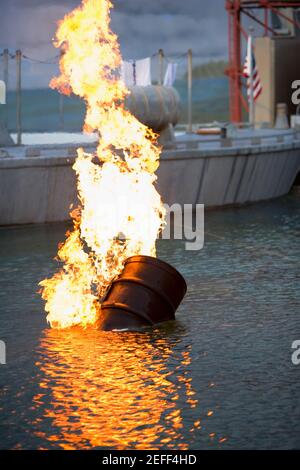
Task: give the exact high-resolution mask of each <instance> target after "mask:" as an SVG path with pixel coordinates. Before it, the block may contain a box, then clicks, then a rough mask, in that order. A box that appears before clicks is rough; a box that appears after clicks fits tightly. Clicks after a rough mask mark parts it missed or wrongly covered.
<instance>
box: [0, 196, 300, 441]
mask: <svg viewBox="0 0 300 470" xmlns="http://www.w3.org/2000/svg"><path fill="white" fill-rule="evenodd" d="M205 223H206V227H205V231H206V236H205V246H204V248H203V250H201V251H199V252H192V251H185V250H184V243H183V242H181V241H165V240H164V241H160V242H159V244H158V255H159V257H160V258H162V259H164V260H166V261H167V262H169V263H171V264H173V265H174V266H175V267H177V268H178V269H179V270H180V271H181V272H182V274H183V275H184V276H185V278H186V280H187V284H188V293H187V296H186V298H185V300H184V302H183V303H182V305H181V307H180V309H179V311H178V315H177V321H176V322H173V323H170V324H165V325H162V326H161V327H160V328H155V329H153V330H147V331H144V332H134V333H133V332H123V333H116V332H110V333H104V332H100V331H95V330H93V329H87V330H86V331H81V330H68V331H67V330H65V331H56V330H51V329H49V328H48V327H47V324H46V321H45V313H44V311H43V303H42V301H41V299H40V297H39V295H38V294H37V293H36V291H37V289H38V287H37V283H38V282H39V280H41V279H43V278H44V277H45V276H49V275H51V273H53V270H54V268H55V263H54V262H53V261H52V258H53V257H54V255H55V253H56V246H57V243H58V242H59V241H61V240H63V238H64V232H65V230H66V228H67V227H66V225H64V224H52V225H40V226H27V227H20V228H10V229H7V228H6V229H1V230H0V250H1V264H0V310H1V313H0V339H2V340H5V341H6V344H7V364H6V365H0V383H1V392H0V420H1V421H0V447H1V448H2V449H6V448H9V449H82V448H111V449H112V448H118V449H124V448H126V449H138V448H142V449H215V448H220V449H232V448H238V449H245V448H260V449H261V448H264V449H278V448H283V449H292V448H293V449H294V448H298V449H299V448H300V365H299V366H295V365H293V364H292V362H291V353H292V350H291V344H292V342H293V341H294V340H296V339H300V290H299V281H300V271H299V256H300V244H299V233H300V192H299V191H298V192H297V191H294V192H293V193H292V194H290V195H288V196H286V197H284V198H281V199H278V200H276V201H273V202H266V203H260V204H257V205H252V206H248V207H243V208H236V209H226V210H219V211H215V212H208V213H207V214H206V219H205Z"/></svg>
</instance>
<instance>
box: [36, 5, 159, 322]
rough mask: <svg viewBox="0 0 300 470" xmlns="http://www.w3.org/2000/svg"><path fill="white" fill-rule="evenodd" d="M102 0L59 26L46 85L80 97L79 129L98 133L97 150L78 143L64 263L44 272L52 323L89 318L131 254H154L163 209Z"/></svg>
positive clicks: (154, 152) (148, 137) (153, 149)
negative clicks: (56, 70) (53, 70)
mask: <svg viewBox="0 0 300 470" xmlns="http://www.w3.org/2000/svg"><path fill="white" fill-rule="evenodd" d="M111 8H112V4H111V2H110V1H109V0H83V2H82V5H81V6H80V7H78V8H76V9H75V10H74V11H72V12H71V13H70V14H69V15H67V16H66V17H65V18H64V19H63V20H62V21H61V22H60V23H59V26H58V30H57V33H56V40H55V46H56V47H57V48H61V49H62V51H63V54H62V56H61V60H60V71H61V74H60V76H59V77H56V78H54V79H53V80H52V81H51V83H50V86H51V87H52V88H56V89H58V90H59V91H60V92H62V93H65V94H70V93H71V92H73V93H74V94H76V95H78V96H80V97H81V98H83V99H84V100H85V102H86V105H87V112H86V118H85V123H84V130H85V131H96V132H98V134H99V142H98V147H97V156H95V155H92V154H87V153H85V152H84V151H83V150H82V149H78V156H77V158H76V161H75V164H74V166H73V168H74V170H75V172H76V174H77V180H78V182H77V188H78V195H79V200H80V207H79V208H78V210H76V211H73V212H72V213H71V216H72V218H73V221H74V228H73V231H72V232H71V233H67V239H66V241H65V243H64V244H63V245H62V246H60V248H59V251H58V259H59V260H60V261H61V262H63V267H62V268H61V270H60V271H59V272H58V273H56V274H55V275H54V276H53V277H52V278H51V279H45V280H43V281H42V282H41V283H40V285H41V286H42V291H41V292H42V297H43V299H45V300H46V306H45V310H46V312H48V316H47V320H48V322H49V323H50V325H51V326H52V327H56V328H65V327H69V326H72V325H82V326H87V325H92V324H94V323H95V322H96V320H97V318H98V315H99V298H101V296H103V294H104V293H105V291H106V289H107V287H108V285H109V284H110V282H111V281H112V279H114V278H115V277H116V276H117V275H118V274H119V273H120V272H121V270H122V268H123V266H124V262H125V260H126V259H127V258H128V257H130V256H132V255H136V254H143V255H151V256H155V240H156V237H157V235H158V233H159V230H160V228H161V226H162V223H163V219H164V209H163V205H162V202H161V198H160V196H159V194H158V192H157V191H156V189H155V187H154V183H155V180H156V176H155V174H154V172H155V171H156V169H157V167H158V164H159V155H160V148H159V147H158V145H157V143H156V135H155V134H154V133H153V132H152V131H151V130H150V129H149V128H148V127H146V126H145V125H143V124H142V123H140V122H139V121H138V120H137V119H136V118H135V117H134V116H133V115H132V114H131V113H130V112H129V111H128V110H126V109H125V106H124V100H125V97H126V95H127V94H128V93H129V92H128V90H127V89H126V87H125V84H124V83H123V82H122V80H121V79H120V78H119V75H118V70H119V68H120V65H121V54H120V49H119V44H118V39H117V36H116V35H115V34H114V33H113V32H112V31H111V29H110V26H109V24H110V10H111Z"/></svg>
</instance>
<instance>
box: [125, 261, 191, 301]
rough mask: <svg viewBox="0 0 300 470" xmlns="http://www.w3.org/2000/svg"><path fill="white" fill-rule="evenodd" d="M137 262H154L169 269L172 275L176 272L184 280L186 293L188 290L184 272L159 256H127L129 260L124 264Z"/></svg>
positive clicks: (153, 263) (164, 268)
mask: <svg viewBox="0 0 300 470" xmlns="http://www.w3.org/2000/svg"><path fill="white" fill-rule="evenodd" d="M137 262H139V263H141V262H142V263H143V262H144V263H148V264H152V265H155V266H157V267H160V268H162V269H163V270H164V271H167V272H168V273H169V274H172V275H174V274H175V276H177V277H178V278H179V279H180V281H181V282H182V284H183V287H184V291H185V293H186V291H187V283H186V280H185V279H184V277H183V276H182V274H181V273H180V272H179V271H177V269H176V268H174V267H173V266H171V265H170V264H169V263H167V262H166V261H163V260H161V259H159V258H154V257H153V256H148V255H134V256H130V258H127V260H126V261H125V263H124V266H125V265H126V264H130V263H137Z"/></svg>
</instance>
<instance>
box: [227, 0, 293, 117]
mask: <svg viewBox="0 0 300 470" xmlns="http://www.w3.org/2000/svg"><path fill="white" fill-rule="evenodd" d="M284 8H300V2H299V0H298V1H276V0H275V1H274V0H273V1H272V0H270V1H269V0H226V10H227V14H228V51H229V66H228V69H227V71H226V73H227V75H228V77H229V110H230V120H231V121H232V122H235V123H240V122H241V121H242V108H243V107H244V108H245V109H246V110H247V109H248V105H247V102H246V100H245V98H244V96H243V92H242V80H241V78H242V64H241V48H242V37H243V36H244V37H245V38H247V37H248V34H247V32H246V31H245V30H244V29H243V26H242V17H243V15H244V16H246V17H248V18H249V19H251V20H253V21H255V22H256V23H258V24H259V25H260V26H261V27H262V28H263V30H264V35H265V36H268V35H272V36H273V37H274V36H277V35H278V33H277V32H276V31H275V30H274V29H273V28H272V26H271V25H270V22H269V12H273V13H276V15H278V16H279V17H281V18H283V19H284V20H285V21H287V22H291V23H293V25H295V26H297V27H298V28H300V26H299V23H297V22H296V21H295V20H294V19H291V18H290V17H289V16H287V15H286V14H285V13H284V11H283V9H284ZM262 13H263V14H262Z"/></svg>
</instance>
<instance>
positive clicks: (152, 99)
mask: <svg viewBox="0 0 300 470" xmlns="http://www.w3.org/2000/svg"><path fill="white" fill-rule="evenodd" d="M129 90H130V94H129V95H128V96H127V98H126V107H127V108H128V109H129V110H130V112H131V113H132V114H134V116H135V117H136V118H137V119H138V120H139V121H140V122H142V123H143V124H145V125H146V126H148V127H151V129H153V130H154V131H155V132H158V133H160V132H161V131H162V130H164V129H165V128H167V127H168V125H169V124H173V125H175V124H177V122H178V119H179V104H180V100H179V95H178V93H177V91H176V90H175V89H174V88H172V87H163V86H146V87H143V86H134V87H129Z"/></svg>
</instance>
